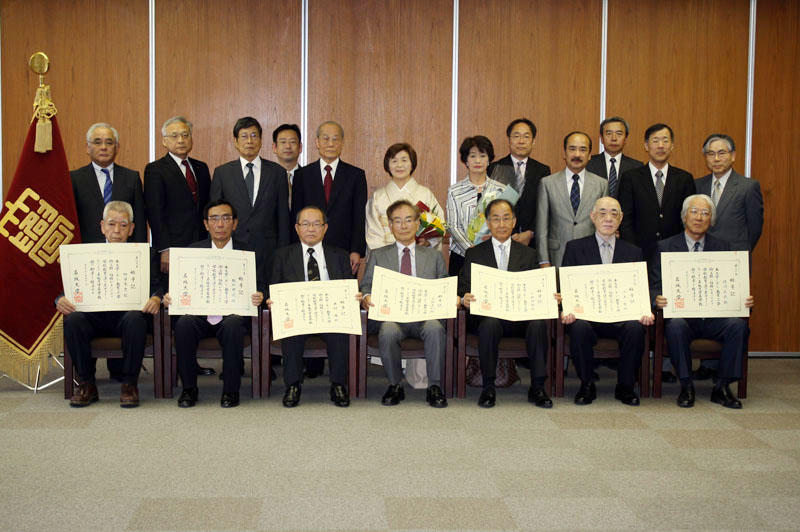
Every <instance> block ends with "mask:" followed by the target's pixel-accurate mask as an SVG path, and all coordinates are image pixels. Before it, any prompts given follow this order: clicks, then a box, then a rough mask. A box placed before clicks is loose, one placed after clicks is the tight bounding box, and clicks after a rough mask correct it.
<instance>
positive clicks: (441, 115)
mask: <svg viewBox="0 0 800 532" xmlns="http://www.w3.org/2000/svg"><path fill="white" fill-rule="evenodd" d="M309 11H310V14H309V41H310V44H309V57H308V61H309V66H308V71H309V80H308V98H309V101H308V120H309V122H308V126H309V137H313V135H314V132H315V131H316V127H317V125H318V124H319V123H320V122H322V121H324V120H336V121H338V122H340V123H341V124H342V126H343V127H344V130H345V142H344V151H343V152H342V159H343V160H345V161H347V162H350V163H352V164H355V165H357V166H360V167H361V168H364V170H365V171H366V173H367V181H368V184H369V188H370V192H371V191H372V190H373V189H374V188H375V187H376V186H381V185H383V184H385V183H386V181H387V179H388V176H387V175H386V172H385V171H384V169H383V155H384V153H385V152H386V149H387V148H388V147H389V146H390V145H391V144H393V143H395V142H404V141H405V142H409V143H410V144H411V145H412V146H414V148H415V150H416V151H417V154H418V158H419V162H418V166H417V170H416V172H415V173H414V176H415V177H416V179H417V180H418V181H419V182H420V183H423V184H425V185H426V186H428V187H430V188H431V189H432V190H433V192H434V194H436V197H437V198H438V199H439V201H440V202H441V203H442V204H444V201H445V197H446V192H447V187H448V186H449V184H450V176H449V165H450V154H449V151H450V150H449V142H450V140H449V139H450V93H451V78H452V67H451V64H452V55H453V48H452V41H453V38H452V36H453V24H452V20H453V14H452V1H451V0H388V1H384V0H358V1H355V0H326V1H312V2H311V3H310V9H309ZM306 149H307V153H308V161H309V162H311V161H314V160H316V159H317V158H318V153H317V151H316V148H315V146H314V143H313V139H312V138H310V139H309V142H308V144H307V147H306Z"/></svg>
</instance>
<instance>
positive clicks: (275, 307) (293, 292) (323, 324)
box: [269, 279, 361, 340]
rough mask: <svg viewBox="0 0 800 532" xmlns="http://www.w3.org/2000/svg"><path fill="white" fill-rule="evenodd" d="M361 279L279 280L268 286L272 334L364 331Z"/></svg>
mask: <svg viewBox="0 0 800 532" xmlns="http://www.w3.org/2000/svg"><path fill="white" fill-rule="evenodd" d="M357 293H358V281H356V280H355V279H342V280H338V281H314V282H299V283H280V284H273V285H270V287H269V297H270V299H271V300H272V308H271V310H270V316H271V317H272V330H273V334H272V337H273V338H274V339H275V340H280V339H281V338H286V337H289V336H297V335H299V334H319V333H343V334H356V335H360V334H361V311H360V310H359V305H358V301H356V294H357Z"/></svg>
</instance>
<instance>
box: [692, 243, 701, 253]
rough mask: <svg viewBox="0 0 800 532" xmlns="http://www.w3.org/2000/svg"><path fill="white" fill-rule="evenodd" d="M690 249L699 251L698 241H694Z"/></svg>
mask: <svg viewBox="0 0 800 532" xmlns="http://www.w3.org/2000/svg"><path fill="white" fill-rule="evenodd" d="M692 251H700V242H695V243H694V247H692Z"/></svg>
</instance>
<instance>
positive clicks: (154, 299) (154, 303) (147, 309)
mask: <svg viewBox="0 0 800 532" xmlns="http://www.w3.org/2000/svg"><path fill="white" fill-rule="evenodd" d="M159 307H161V298H160V297H158V296H150V299H148V300H147V303H145V304H144V308H143V309H142V312H144V313H145V314H153V315H155V314H158V309H159Z"/></svg>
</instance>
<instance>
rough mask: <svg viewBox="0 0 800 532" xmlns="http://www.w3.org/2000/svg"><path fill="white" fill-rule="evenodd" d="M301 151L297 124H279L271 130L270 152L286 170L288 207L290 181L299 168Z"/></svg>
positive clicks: (290, 196)
mask: <svg viewBox="0 0 800 532" xmlns="http://www.w3.org/2000/svg"><path fill="white" fill-rule="evenodd" d="M302 152H303V142H302V140H301V138H300V128H299V127H297V124H281V125H279V126H278V127H276V128H275V131H273V132H272V153H274V154H275V157H276V158H277V159H278V164H279V165H281V166H282V167H283V169H284V170H286V182H287V184H288V186H289V208H290V209H291V208H292V182H293V181H294V173H295V172H296V171H297V170H299V169H300V164H298V162H297V159H298V158H299V157H300V154H301V153H302Z"/></svg>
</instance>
